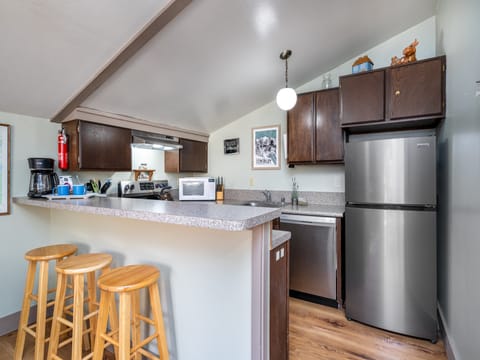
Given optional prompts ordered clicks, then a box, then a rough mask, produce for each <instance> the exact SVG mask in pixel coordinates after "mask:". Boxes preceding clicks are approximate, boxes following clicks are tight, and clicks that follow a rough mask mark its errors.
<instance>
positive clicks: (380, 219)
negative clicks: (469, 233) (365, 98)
mask: <svg viewBox="0 0 480 360" xmlns="http://www.w3.org/2000/svg"><path fill="white" fill-rule="evenodd" d="M421 135H422V136H419V134H418V133H415V132H414V133H408V132H406V133H405V132H404V133H402V137H400V138H397V137H395V136H396V135H395V134H393V135H392V134H388V136H386V138H382V136H385V135H381V134H380V135H357V136H350V139H349V141H348V142H347V143H346V144H345V198H346V202H347V204H346V211H345V231H346V235H345V260H346V265H345V266H346V268H345V271H346V279H345V282H346V293H345V298H346V304H345V306H346V309H345V310H346V316H347V318H350V319H354V320H358V321H360V322H363V323H366V324H370V325H373V326H376V327H379V328H382V329H386V330H389V331H393V332H397V333H401V334H406V335H410V336H415V337H420V338H425V339H430V340H431V341H432V342H434V341H436V333H437V331H436V330H437V316H436V298H437V287H436V281H437V280H436V272H437V269H436V204H437V201H436V198H437V196H436V154H435V148H436V146H435V145H436V138H435V136H434V134H432V133H422V134H421ZM397 136H398V135H397Z"/></svg>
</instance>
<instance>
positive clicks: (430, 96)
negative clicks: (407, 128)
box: [388, 57, 444, 119]
mask: <svg viewBox="0 0 480 360" xmlns="http://www.w3.org/2000/svg"><path fill="white" fill-rule="evenodd" d="M443 64H444V57H440V58H435V59H432V60H427V61H422V62H418V63H413V64H409V65H405V66H399V67H392V68H391V69H390V79H389V80H390V85H389V89H388V96H389V98H390V103H389V107H390V111H389V117H390V119H402V118H415V117H423V116H432V115H439V116H441V115H443V111H444V106H443V81H442V79H443V76H442V72H443V69H444V66H443Z"/></svg>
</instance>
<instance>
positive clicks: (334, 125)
mask: <svg viewBox="0 0 480 360" xmlns="http://www.w3.org/2000/svg"><path fill="white" fill-rule="evenodd" d="M339 111H340V110H339V94H338V88H334V89H328V90H321V91H316V92H311V93H305V94H299V95H298V100H297V104H296V105H295V107H294V108H293V109H292V110H290V111H289V112H288V113H287V138H288V140H287V142H288V144H287V152H288V156H287V162H288V163H289V164H315V163H336V162H343V137H342V129H341V127H340V119H339Z"/></svg>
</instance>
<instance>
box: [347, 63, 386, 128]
mask: <svg viewBox="0 0 480 360" xmlns="http://www.w3.org/2000/svg"><path fill="white" fill-rule="evenodd" d="M340 89H341V90H340V96H341V103H342V107H341V118H342V121H341V123H342V125H344V124H357V123H365V122H376V121H383V120H385V71H384V70H375V71H371V72H366V73H360V74H355V75H347V76H342V77H341V78H340Z"/></svg>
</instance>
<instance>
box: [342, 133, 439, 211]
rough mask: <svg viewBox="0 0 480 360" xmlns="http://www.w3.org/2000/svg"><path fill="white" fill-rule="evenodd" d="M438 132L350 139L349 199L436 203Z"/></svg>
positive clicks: (347, 162) (347, 155)
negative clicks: (435, 133)
mask: <svg viewBox="0 0 480 360" xmlns="http://www.w3.org/2000/svg"><path fill="white" fill-rule="evenodd" d="M435 167H436V159H435V136H423V137H407V138H394V139H381V140H362V141H353V142H349V143H347V144H346V146H345V197H346V201H347V202H349V203H359V204H362V203H364V204H404V205H435V204H436V193H437V191H436V187H435V184H436V179H435Z"/></svg>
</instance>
